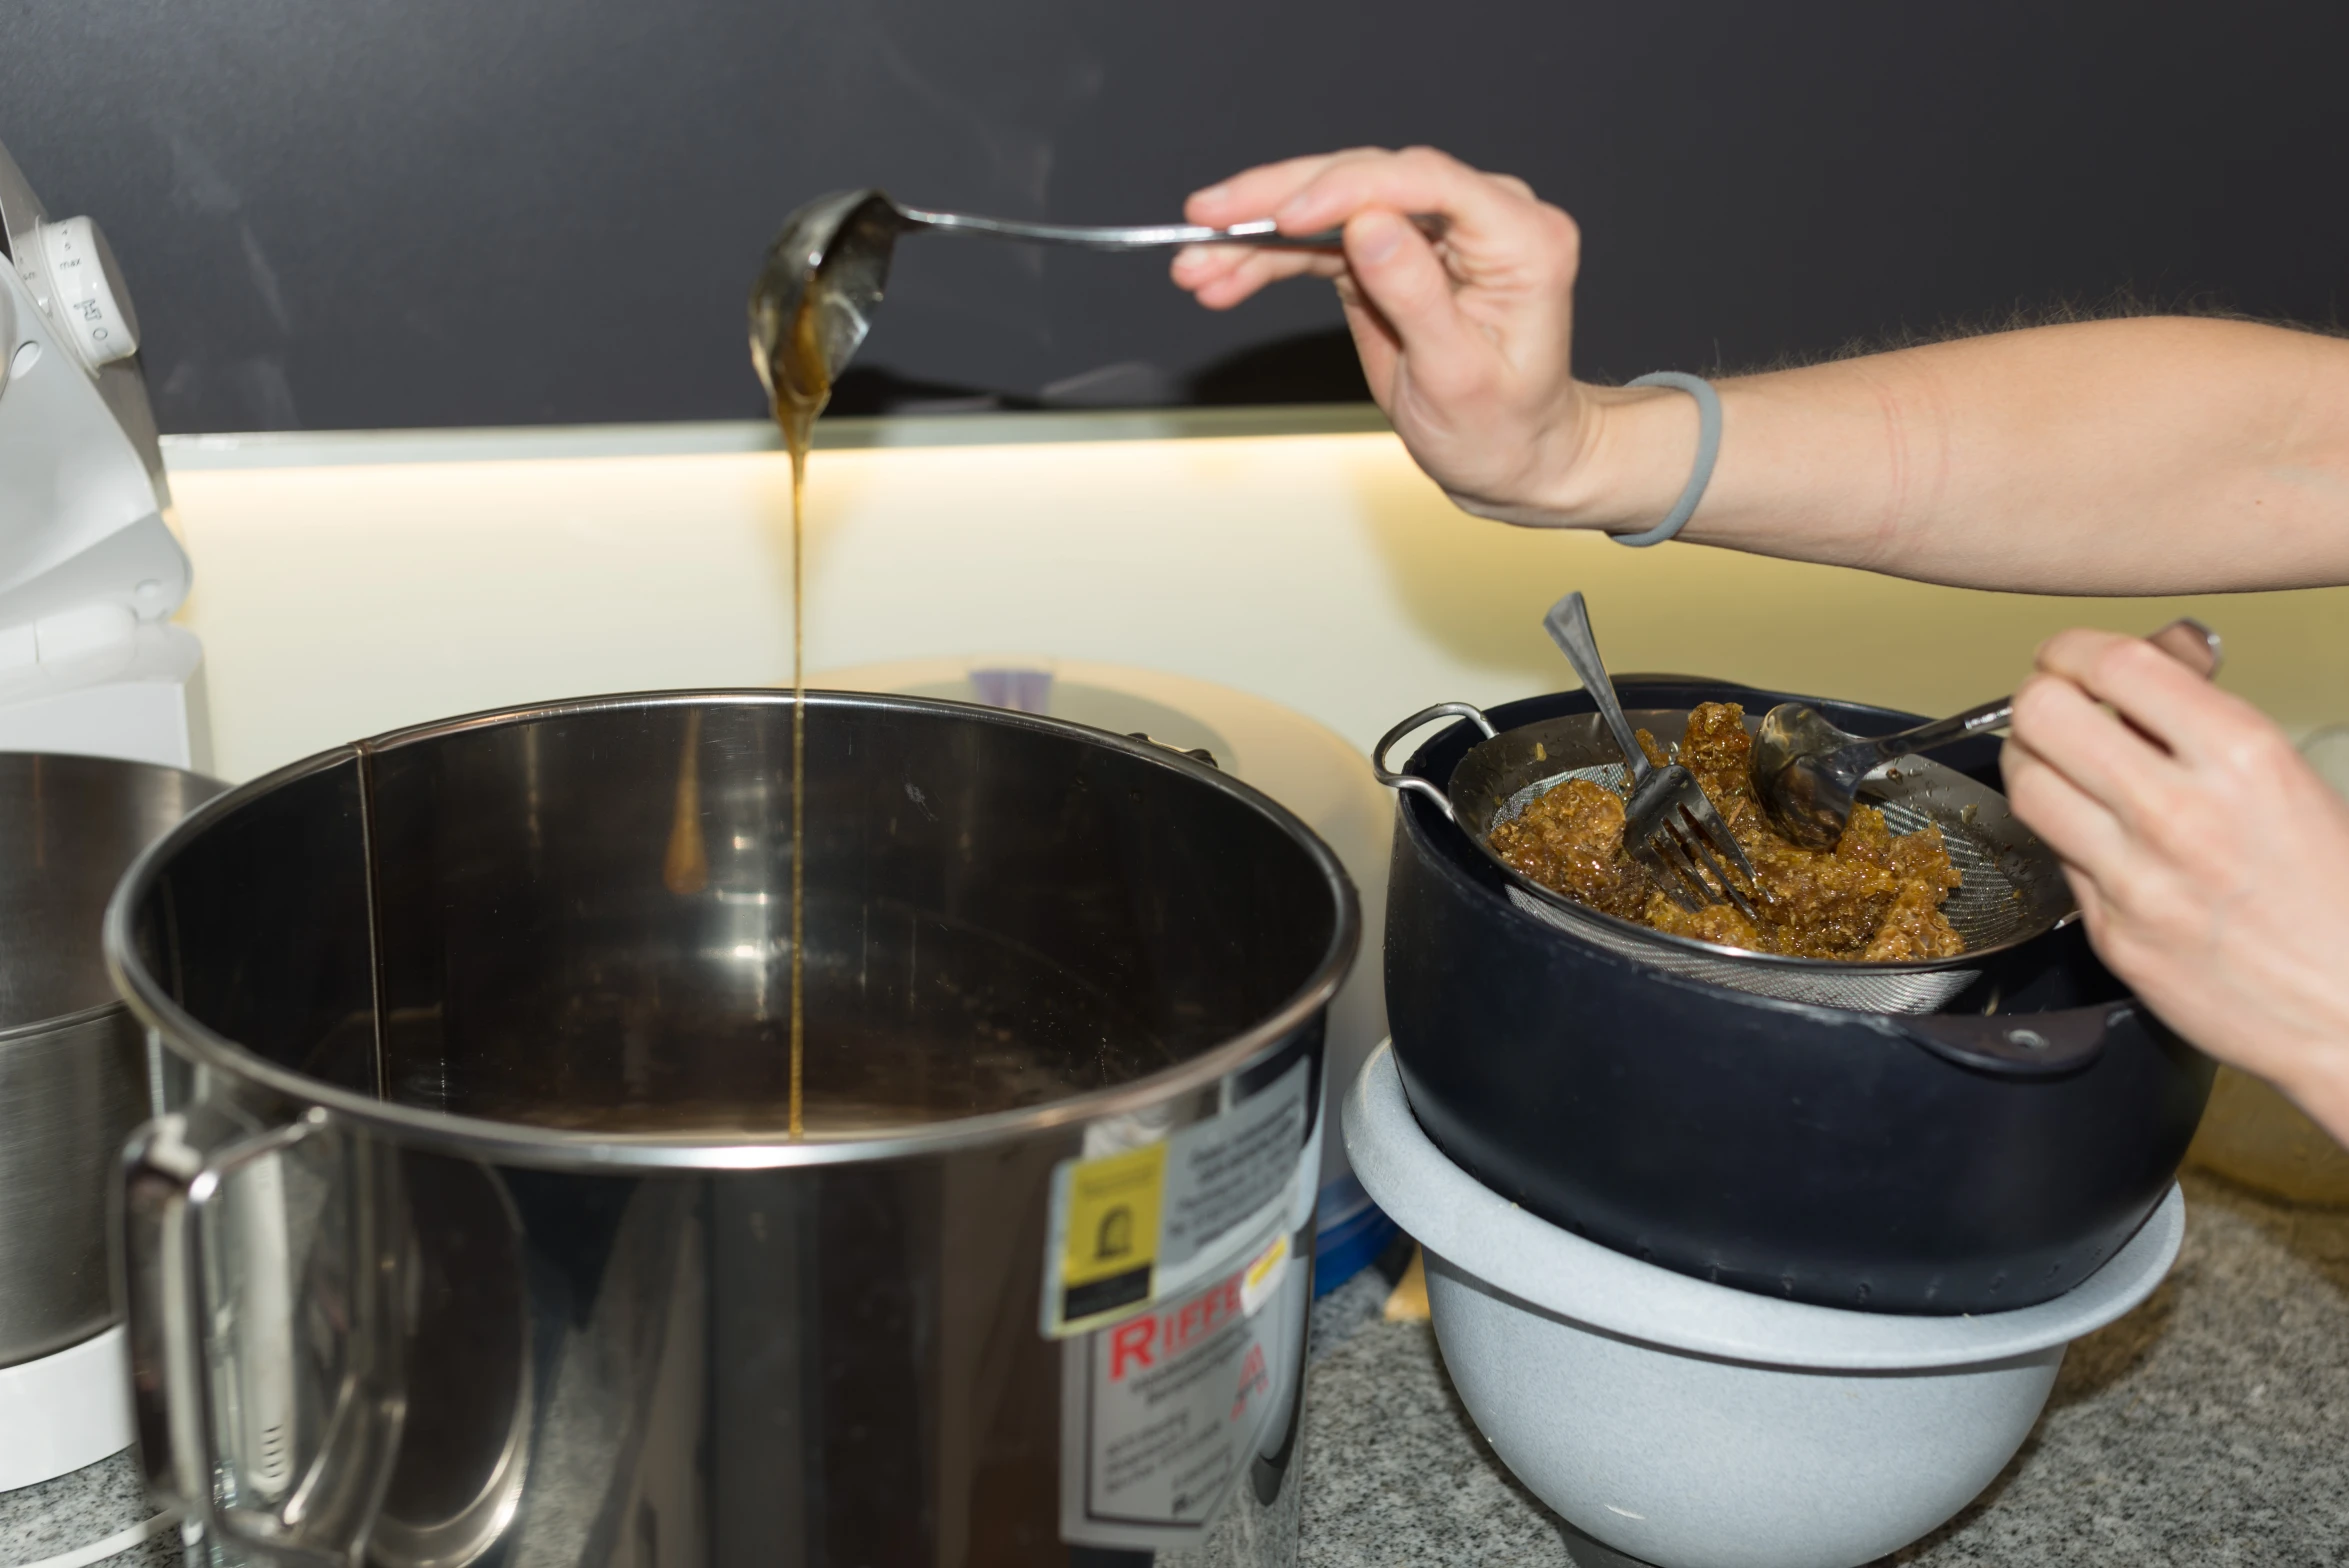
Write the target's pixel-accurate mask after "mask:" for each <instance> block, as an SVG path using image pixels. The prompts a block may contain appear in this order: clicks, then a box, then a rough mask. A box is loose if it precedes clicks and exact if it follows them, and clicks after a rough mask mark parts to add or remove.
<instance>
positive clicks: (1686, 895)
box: [1625, 763, 1761, 921]
mask: <svg viewBox="0 0 2349 1568" xmlns="http://www.w3.org/2000/svg"><path fill="white" fill-rule="evenodd" d="M1629 804H1630V809H1629V811H1627V812H1626V814H1625V815H1626V818H1627V820H1626V822H1625V828H1626V837H1628V838H1629V839H1630V840H1631V846H1632V853H1633V854H1634V855H1635V856H1637V857H1638V858H1639V860H1640V862H1641V863H1642V864H1643V865H1645V866H1646V867H1647V868H1648V871H1649V874H1650V875H1651V876H1652V877H1653V878H1654V879H1655V882H1656V885H1657V886H1658V887H1660V888H1662V889H1663V890H1664V896H1665V897H1667V898H1669V899H1671V900H1672V901H1673V902H1674V903H1676V904H1678V905H1679V906H1680V907H1681V908H1683V909H1686V910H1690V911H1692V912H1693V911H1695V910H1699V909H1702V908H1703V907H1704V906H1705V905H1707V904H1721V903H1726V904H1729V905H1732V906H1733V907H1735V908H1736V910H1737V911H1738V913H1740V914H1742V915H1744V916H1745V917H1746V918H1747V919H1748V920H1756V921H1758V920H1759V919H1760V918H1761V916H1760V914H1759V913H1758V912H1757V911H1756V910H1755V908H1754V904H1753V900H1752V899H1751V898H1749V897H1748V896H1747V893H1746V891H1745V889H1746V888H1756V889H1757V890H1758V886H1759V884H1758V883H1757V882H1756V880H1755V877H1754V868H1753V864H1752V862H1750V861H1748V860H1747V859H1746V857H1745V851H1744V850H1742V849H1740V848H1738V845H1737V839H1736V838H1735V837H1734V836H1733V835H1732V834H1731V833H1730V831H1729V824H1728V823H1726V822H1724V821H1722V820H1721V813H1720V812H1719V811H1718V810H1716V809H1715V808H1714V805H1713V803H1712V801H1710V800H1708V799H1707V798H1706V797H1705V792H1704V790H1703V788H1702V787H1701V786H1699V785H1698V783H1697V781H1696V776H1695V775H1694V774H1692V773H1690V772H1689V771H1688V769H1686V768H1684V767H1682V766H1680V765H1679V764H1678V763H1675V764H1673V765H1672V766H1670V767H1664V768H1657V769H1656V770H1654V771H1653V772H1651V773H1650V774H1649V775H1648V776H1647V778H1646V779H1645V780H1643V781H1642V783H1641V785H1640V787H1639V788H1638V789H1637V790H1636V791H1635V792H1634V794H1633V797H1632V799H1631V801H1630V803H1629ZM1724 862H1726V864H1724ZM1732 867H1734V868H1735V871H1736V875H1732V873H1731V868H1732ZM1741 878H1742V881H1743V887H1741V886H1740V885H1739V883H1740V879H1741Z"/></svg>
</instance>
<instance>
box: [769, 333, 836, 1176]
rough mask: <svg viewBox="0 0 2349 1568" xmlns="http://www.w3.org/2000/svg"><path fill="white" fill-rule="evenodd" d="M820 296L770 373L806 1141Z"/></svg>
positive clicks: (794, 1008) (794, 968) (795, 1109)
mask: <svg viewBox="0 0 2349 1568" xmlns="http://www.w3.org/2000/svg"><path fill="white" fill-rule="evenodd" d="M820 292H821V291H820V290H818V289H815V288H810V289H808V290H807V292H806V294H805V295H804V296H803V297H802V298H801V300H800V303H799V309H798V310H797V311H795V312H794V313H793V315H792V320H791V328H790V330H789V331H788V332H786V333H784V334H783V335H782V341H781V343H780V344H778V345H777V346H778V347H780V348H781V349H782V350H783V352H782V354H781V355H780V356H779V360H780V362H779V363H774V364H771V365H770V367H769V372H770V373H769V383H770V388H771V395H772V405H771V406H772V407H773V410H774V414H775V424H776V427H777V428H778V429H780V430H781V431H782V432H783V445H784V448H785V449H786V450H787V451H789V452H790V454H791V1117H790V1134H791V1136H792V1137H793V1138H795V1139H796V1138H799V1137H801V1136H803V1135H804V1134H805V1131H806V1124H805V1121H804V1119H803V1114H802V1110H803V1102H804V1094H803V1092H802V1087H801V1085H802V1081H803V1078H804V1075H805V1063H806V1060H807V1009H806V965H805V963H804V961H803V956H802V945H801V939H802V938H803V937H804V936H805V935H806V932H807V853H806V851H807V659H806V656H807V637H806V626H807V591H806V583H805V580H804V579H805V577H806V563H807V453H808V444H809V442H810V441H811V440H812V439H813V437H814V435H815V427H816V416H817V415H819V414H821V413H822V412H823V411H824V405H825V404H826V403H828V402H830V401H831V398H832V379H831V374H830V367H829V366H828V365H827V364H825V362H824V352H823V345H822V344H821V342H819V341H818V339H817V335H816V321H817V316H816V306H817V304H818V296H819V294H820Z"/></svg>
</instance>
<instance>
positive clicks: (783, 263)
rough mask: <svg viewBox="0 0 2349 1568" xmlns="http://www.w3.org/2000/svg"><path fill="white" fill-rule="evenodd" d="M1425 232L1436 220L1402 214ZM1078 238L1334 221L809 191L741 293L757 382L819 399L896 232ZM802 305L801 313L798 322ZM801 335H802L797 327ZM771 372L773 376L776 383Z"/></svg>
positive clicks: (801, 401)
mask: <svg viewBox="0 0 2349 1568" xmlns="http://www.w3.org/2000/svg"><path fill="white" fill-rule="evenodd" d="M1411 221H1412V222H1414V223H1416V224H1418V225H1419V228H1420V231H1421V232H1422V233H1424V234H1426V235H1427V236H1428V237H1429V238H1431V239H1434V238H1438V237H1440V236H1441V235H1442V234H1443V232H1444V220H1443V219H1442V218H1440V217H1419V218H1414V219H1412V220H1411ZM924 230H927V231H930V232H934V233H940V234H968V235H977V236H980V237H983V238H987V239H999V240H1026V241H1033V242H1036V243H1041V244H1045V245H1078V246H1083V247H1085V248H1087V249H1091V250H1159V249H1166V248H1170V247H1174V246H1180V245H1256V246H1261V247H1263V248H1265V249H1268V250H1323V251H1328V250H1341V249H1343V248H1344V235H1343V233H1342V231H1340V230H1337V229H1329V230H1325V231H1323V232H1321V233H1318V234H1282V233H1280V232H1279V230H1278V228H1277V226H1276V225H1275V224H1274V222H1273V221H1272V220H1271V219H1270V218H1263V219H1259V220H1257V221H1255V222H1252V223H1241V224H1235V225H1233V226H1232V227H1231V228H1228V229H1211V228H1206V227H1203V226H1201V225H1199V224H1195V223H1153V224H1142V225H1139V226H1131V227H1122V228H1096V227H1082V226H1077V225H1071V224H1063V223H1023V222H1019V221H1017V220H1014V219H1010V218H983V217H980V216H978V215H976V214H973V213H967V212H931V211H928V210H927V209H924V208H920V207H907V206H903V205H901V204H899V203H897V202H895V201H892V200H890V199H889V197H888V196H886V195H884V194H883V193H882V192H880V191H877V190H862V191H840V192H836V193H834V194H833V195H830V196H819V197H817V198H816V199H815V200H814V201H811V202H809V203H808V204H807V205H806V206H804V207H801V208H799V209H798V210H797V211H796V212H794V213H792V214H791V216H790V217H788V218H785V219H784V220H783V229H782V232H781V233H780V234H778V235H777V236H776V237H775V243H774V244H773V245H771V246H769V247H768V249H767V259H766V264H765V265H764V266H763V267H762V268H761V269H760V271H759V279H758V283H757V285H756V286H755V287H754V288H753V290H752V291H751V306H750V314H751V354H752V357H753V358H754V359H756V360H757V362H758V366H759V374H760V376H761V377H762V378H763V379H764V380H765V381H766V383H767V388H768V390H769V391H770V392H771V393H774V394H775V395H776V397H777V399H778V400H779V401H780V402H782V403H784V404H786V405H787V406H793V407H798V406H806V405H812V406H815V407H821V406H822V404H823V401H824V399H825V398H826V397H828V396H830V394H831V390H832V385H833V383H834V382H835V381H837V380H838V379H839V377H840V372H841V371H843V370H845V369H847V368H848V361H849V359H850V358H851V357H852V356H854V355H855V353H856V351H857V348H858V347H859V345H861V344H862V343H863V342H864V340H865V334H866V333H867V332H869V331H871V330H872V322H873V308H874V307H875V306H877V305H879V304H880V303H881V294H882V291H883V290H884V289H885V288H886V287H887V286H888V283H889V258H890V255H891V254H892V252H893V251H894V250H895V249H896V245H897V239H898V236H899V235H901V234H912V233H916V232H919V231H924ZM803 310H805V311H807V312H808V314H809V317H810V319H809V321H808V322H807V324H806V325H805V326H802V325H801V324H800V322H801V315H802V312H803ZM801 333H804V334H805V336H798V335H797V334H801ZM778 377H780V378H781V384H780V385H778V379H777V378H778Z"/></svg>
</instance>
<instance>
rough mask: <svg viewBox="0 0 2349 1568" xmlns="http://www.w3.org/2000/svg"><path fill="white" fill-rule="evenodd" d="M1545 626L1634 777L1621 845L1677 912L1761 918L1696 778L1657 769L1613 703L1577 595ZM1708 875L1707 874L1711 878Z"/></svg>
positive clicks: (1749, 876)
mask: <svg viewBox="0 0 2349 1568" xmlns="http://www.w3.org/2000/svg"><path fill="white" fill-rule="evenodd" d="M1542 626H1543V629H1544V630H1546V631H1548V632H1549V634H1550V640H1551V641H1552V642H1555V643H1556V644H1557V645H1558V651H1559V652H1561V653H1563V654H1565V655H1566V662H1567V663H1569V664H1571V665H1573V666H1574V673H1575V674H1576V675H1578V676H1580V677H1581V679H1582V689H1583V690H1584V691H1587V692H1589V693H1590V695H1591V701H1593V702H1594V703H1596V704H1598V709H1599V715H1600V717H1602V718H1604V719H1605V720H1606V721H1607V728H1608V729H1610V730H1612V731H1614V733H1615V744H1616V746H1617V747H1618V748H1620V749H1621V751H1622V752H1623V765H1624V767H1625V768H1627V769H1628V770H1629V771H1630V773H1631V794H1630V796H1629V798H1627V799H1626V800H1625V801H1624V803H1623V841H1624V843H1626V844H1628V845H1630V846H1631V853H1632V858H1634V859H1635V860H1637V861H1638V862H1639V863H1640V864H1641V865H1642V866H1644V867H1646V868H1647V873H1648V877H1649V880H1651V881H1653V882H1654V883H1655V884H1656V886H1657V887H1658V888H1660V889H1662V890H1663V893H1664V896H1665V897H1666V898H1669V899H1671V900H1672V901H1673V902H1674V903H1676V904H1678V905H1679V906H1680V907H1681V908H1683V909H1686V910H1691V911H1694V910H1698V909H1702V908H1704V907H1705V905H1707V904H1719V903H1724V902H1726V903H1728V904H1731V905H1734V906H1735V907H1736V909H1737V911H1738V913H1740V914H1742V915H1744V916H1745V917H1746V918H1747V919H1748V920H1755V921H1758V920H1759V919H1760V918H1761V917H1760V915H1759V914H1757V913H1756V911H1755V909H1754V905H1753V901H1752V899H1750V898H1749V897H1748V896H1747V895H1746V893H1745V891H1744V890H1743V889H1741V888H1740V887H1739V886H1738V884H1737V882H1736V880H1735V879H1734V878H1732V877H1731V876H1730V874H1729V871H1728V869H1727V867H1725V866H1724V865H1723V862H1724V861H1726V862H1727V863H1728V866H1734V867H1735V868H1736V869H1737V870H1738V872H1739V873H1741V874H1742V875H1743V876H1744V878H1745V886H1746V887H1749V888H1757V889H1758V887H1759V884H1758V882H1757V881H1756V879H1755V877H1754V868H1753V863H1752V862H1750V861H1748V860H1747V859H1746V858H1745V851H1744V850H1742V849H1739V848H1738V847H1737V840H1736V839H1735V838H1734V837H1732V836H1731V834H1730V832H1729V824H1728V823H1726V822H1724V821H1722V820H1721V813H1720V812H1719V811H1717V810H1715V809H1714V807H1713V803H1712V802H1711V801H1710V800H1708V799H1706V798H1705V792H1704V788H1703V787H1702V786H1701V785H1699V784H1698V783H1697V781H1696V775H1695V774H1693V773H1691V772H1689V771H1688V769H1686V768H1684V767H1682V766H1681V765H1680V764H1679V763H1677V762H1675V763H1672V764H1670V765H1669V766H1666V767H1661V768H1659V767H1657V766H1656V765H1655V764H1653V763H1651V762H1650V761H1648V754H1647V753H1646V752H1645V751H1642V750H1641V749H1640V744H1639V736H1638V735H1637V734H1636V733H1635V732H1634V731H1633V730H1632V728H1631V721H1630V720H1629V719H1627V718H1625V717H1624V716H1623V704H1622V703H1620V702H1618V701H1616V700H1615V682H1614V680H1613V679H1612V678H1610V677H1609V676H1608V674H1607V667H1606V665H1605V664H1604V663H1602V662H1600V659H1599V644H1598V639H1597V638H1595V637H1593V636H1592V635H1591V629H1590V611H1589V610H1587V609H1585V608H1584V607H1583V603H1582V595H1581V594H1579V593H1570V594H1568V595H1567V596H1566V597H1565V598H1563V599H1560V600H1559V601H1558V602H1557V603H1556V604H1553V605H1551V606H1550V613H1549V614H1547V615H1545V616H1543V617H1542ZM1707 871H1710V872H1711V873H1712V877H1711V878H1710V880H1708V879H1707V878H1706V876H1705V873H1706V872H1707Z"/></svg>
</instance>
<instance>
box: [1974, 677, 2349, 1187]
mask: <svg viewBox="0 0 2349 1568" xmlns="http://www.w3.org/2000/svg"><path fill="white" fill-rule="evenodd" d="M2038 665H2039V667H2038V671H2037V672H2036V673H2035V674H2033V675H2032V676H2031V678H2030V679H2029V680H2027V681H2025V682H2024V683H2023V685H2022V686H2021V687H2020V688H2018V689H2017V691H2016V692H2015V713H2014V722H2013V726H2012V729H2011V731H2010V738H2009V740H2008V742H2007V746H2006V750H2005V753H2004V757H2003V759H2002V760H2003V766H2004V771H2005V775H2006V786H2007V796H2008V799H2009V800H2010V801H2012V803H2013V805H2014V808H2015V814H2016V816H2018V817H2019V818H2020V819H2021V820H2022V822H2023V823H2024V825H2025V826H2027V827H2029V828H2030V829H2031V830H2032V831H2033V832H2035V833H2037V834H2038V835H2039V837H2040V838H2041V839H2042V840H2044V841H2045V842H2046V844H2047V845H2048V847H2049V848H2050V849H2052V850H2054V851H2055V853H2056V855H2057V856H2058V857H2059V858H2061V860H2062V861H2063V864H2064V869H2065V872H2066V874H2067V875H2068V876H2069V878H2070V880H2071V884H2072V889H2073V892H2074V894H2075V896H2077V897H2078V899H2079V901H2080V910H2081V913H2082V916H2083V918H2084V919H2085V920H2086V922H2087V926H2088V935H2089V938H2090V940H2092V941H2093V942H2094V943H2095V945H2096V950H2097V952H2098V954H2099V955H2100V956H2101V957H2102V958H2103V959H2104V961H2105V962H2106V963H2107V964H2108V965H2110V966H2111V968H2112V970H2113V972H2114V973H2115V974H2116V975H2118V976H2120V977H2121V979H2123V980H2125V981H2127V982H2128V983H2129V985H2130V987H2131V988H2132V989H2133V990H2135V991H2136V993H2137V995H2138V997H2139V998H2140V999H2142V1000H2143V1001H2144V1002H2145V1004H2146V1005H2147V1006H2149V1007H2151V1008H2152V1009H2153V1010H2154V1011H2155V1012H2156V1013H2158V1014H2160V1015H2161V1017H2162V1018H2163V1019H2164V1020H2165V1021H2166V1022H2167V1023H2168V1024H2169V1025H2170V1026H2171V1027H2172V1028H2174V1029H2176V1030H2177V1031H2178V1032H2179V1033H2180V1034H2182V1035H2184V1036H2185V1037H2186V1038H2188V1039H2189V1040H2192V1041H2193V1042H2194V1043H2195V1044H2196V1045H2199V1046H2201V1047H2202V1048H2203V1049H2204V1050H2206V1051H2208V1052H2210V1054H2211V1055H2213V1056H2216V1057H2218V1058H2219V1059H2221V1060H2222V1061H2225V1062H2228V1063H2231V1064H2232V1065H2234V1066H2236V1067H2240V1068H2242V1069H2244V1070H2245V1071H2247V1072H2252V1073H2256V1074H2258V1075H2259V1076H2260V1077H2262V1078H2265V1079H2267V1080H2268V1081H2269V1082H2271V1083H2273V1084H2275V1085H2276V1086H2277V1087H2278V1088H2280V1089H2282V1090H2283V1091H2284V1092H2285V1093H2287V1094H2289V1095H2291V1096H2292V1097H2293V1099H2295V1100H2297V1101H2298V1102H2299V1104H2300V1106H2301V1108H2302V1109H2303V1110H2305V1111H2307V1112H2308V1114H2309V1115H2310V1116H2311V1117H2313V1118H2314V1119H2315V1120H2316V1121H2317V1122H2318V1123H2319V1124H2320V1125H2322V1126H2323V1127H2324V1128H2325V1129H2326V1130H2327V1131H2328V1132H2330V1133H2331V1134H2332V1135H2333V1136H2334V1137H2335V1138H2338V1139H2340V1140H2342V1141H2343V1142H2344V1143H2349V803H2344V802H2343V801H2342V799H2341V798H2340V797H2339V796H2338V795H2336V794H2335V793H2334V792H2333V791H2332V790H2331V789H2330V788H2328V787H2327V786H2326V784H2325V782H2324V781H2323V780H2322V779H2320V778H2318V777H2317V775H2316V773H2315V770H2313V769H2312V768H2310V767H2309V766H2308V764H2307V763H2306V762H2305V761H2304V760H2302V758H2301V757H2300V755H2299V753H2298V752H2297V751H2295V750H2294V749H2293V747H2292V744H2291V742H2290V741H2289V740H2288V739H2287V738H2286V737H2285V735H2284V733H2283V731H2281V730H2279V729H2278V728H2277V727H2276V726H2275V725H2274V724H2273V723H2271V722H2270V721H2269V720H2268V719H2267V717H2266V716H2265V715H2263V714H2261V713H2260V712H2259V711H2258V710H2257V709H2255V708H2253V707H2252V706H2251V705H2250V704H2248V703H2246V702H2244V701H2243V700H2242V699H2240V698H2238V697H2234V696H2230V695H2229V694H2227V693H2226V692H2223V691H2220V690H2218V689H2217V688H2216V687H2213V686H2211V685H2209V684H2207V683H2206V682H2204V681H2203V680H2202V679H2201V678H2200V677H2198V676H2197V675H2195V674H2194V673H2193V672H2191V671H2189V670H2188V669H2187V668H2186V667H2185V666H2184V665H2182V664H2180V663H2178V662H2177V661H2176V660H2174V659H2172V658H2170V657H2169V656H2167V655H2166V654H2164V653H2162V652H2161V651H2160V650H2158V649H2156V648H2155V647H2154V646H2153V645H2152V644H2150V643H2148V642H2145V641H2144V640H2142V639H2140V638H2134V637H2123V636H2120V635H2118V634H2115V633H2112V632H2100V631H2069V632H2064V633H2062V634H2061V635H2059V636H2057V637H2055V638H2053V639H2051V640H2050V641H2049V642H2048V643H2047V644H2046V645H2045V646H2043V647H2042V648H2041V649H2040V650H2039V660H2038ZM2108 705H2109V706H2108Z"/></svg>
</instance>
